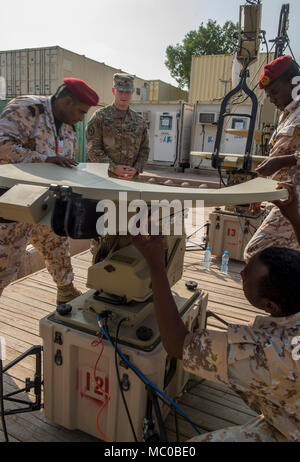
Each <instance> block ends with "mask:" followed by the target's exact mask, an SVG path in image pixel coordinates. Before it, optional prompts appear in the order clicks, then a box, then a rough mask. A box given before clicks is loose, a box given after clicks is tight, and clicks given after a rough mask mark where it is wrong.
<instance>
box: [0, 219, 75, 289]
mask: <svg viewBox="0 0 300 462" xmlns="http://www.w3.org/2000/svg"><path fill="white" fill-rule="evenodd" d="M28 244H31V245H33V246H34V247H35V248H36V249H37V250H38V251H39V252H40V254H41V255H42V256H43V257H44V259H45V263H46V268H47V269H48V271H49V273H50V274H51V276H52V278H53V280H54V281H55V282H56V284H57V285H58V286H66V285H68V284H70V283H71V282H72V281H73V279H74V275H73V270H72V265H71V254H70V248H69V242H68V239H67V238H63V237H59V236H57V235H56V234H54V233H53V232H52V231H51V229H50V228H49V227H48V226H42V225H30V224H28V223H5V224H1V225H0V289H4V288H5V287H6V286H8V284H10V283H11V282H12V281H14V280H16V279H17V276H18V271H19V268H20V266H21V264H22V259H23V258H24V255H25V251H26V247H27V245H28Z"/></svg>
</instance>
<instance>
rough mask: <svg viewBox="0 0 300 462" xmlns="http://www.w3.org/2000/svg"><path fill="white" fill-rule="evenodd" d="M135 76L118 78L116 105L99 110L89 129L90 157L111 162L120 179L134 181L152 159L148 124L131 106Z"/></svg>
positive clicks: (110, 166) (116, 83)
mask: <svg viewBox="0 0 300 462" xmlns="http://www.w3.org/2000/svg"><path fill="white" fill-rule="evenodd" d="M133 83H134V77H133V76H131V75H129V74H115V75H114V88H113V89H112V91H113V94H114V102H113V104H111V105H110V106H106V107H104V108H102V109H99V110H98V111H97V112H96V113H95V114H94V115H93V117H92V119H91V120H90V122H89V124H88V127H87V133H86V137H87V157H88V160H89V161H90V162H107V163H109V172H110V174H111V175H112V176H115V177H117V178H121V179H125V180H132V179H133V178H136V177H137V175H138V174H139V173H141V172H142V171H143V167H144V165H145V163H146V162H147V160H148V156H149V137H148V131H147V126H146V122H145V121H144V119H143V117H142V116H140V115H139V114H138V113H137V112H135V111H133V110H132V109H130V107H129V104H130V101H131V98H132V95H133V93H134V86H133Z"/></svg>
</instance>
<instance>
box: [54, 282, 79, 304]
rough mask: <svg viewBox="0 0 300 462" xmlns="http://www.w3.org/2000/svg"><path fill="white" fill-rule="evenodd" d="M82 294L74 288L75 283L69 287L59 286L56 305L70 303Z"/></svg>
mask: <svg viewBox="0 0 300 462" xmlns="http://www.w3.org/2000/svg"><path fill="white" fill-rule="evenodd" d="M81 294H82V292H80V290H78V289H76V287H74V285H73V282H71V284H68V285H67V286H57V299H56V304H57V305H61V304H62V303H68V302H70V301H71V300H73V299H74V298H76V297H79V295H81Z"/></svg>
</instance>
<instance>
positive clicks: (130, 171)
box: [113, 165, 137, 180]
mask: <svg viewBox="0 0 300 462" xmlns="http://www.w3.org/2000/svg"><path fill="white" fill-rule="evenodd" d="M136 172H137V170H136V169H135V168H133V167H129V165H117V166H116V167H115V169H114V170H113V173H114V174H115V175H116V176H117V177H118V178H120V179H122V180H131V179H132V178H133V177H134V175H135V174H136Z"/></svg>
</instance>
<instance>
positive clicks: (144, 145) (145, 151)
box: [133, 124, 150, 173]
mask: <svg viewBox="0 0 300 462" xmlns="http://www.w3.org/2000/svg"><path fill="white" fill-rule="evenodd" d="M149 152H150V147H149V134H148V130H147V127H146V124H145V127H144V132H143V136H142V140H141V145H140V150H139V154H138V158H137V160H136V162H135V164H134V165H133V167H134V168H136V169H137V171H138V173H142V172H143V168H144V165H145V164H146V162H147V161H148V157H149Z"/></svg>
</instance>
